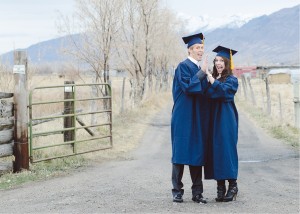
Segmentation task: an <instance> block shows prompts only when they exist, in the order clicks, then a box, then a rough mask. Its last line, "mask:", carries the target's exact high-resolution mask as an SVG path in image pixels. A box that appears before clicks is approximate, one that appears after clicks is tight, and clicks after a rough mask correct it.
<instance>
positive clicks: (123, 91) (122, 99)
mask: <svg viewBox="0 0 300 214" xmlns="http://www.w3.org/2000/svg"><path fill="white" fill-rule="evenodd" d="M125 80H126V77H123V82H122V97H121V113H123V112H124V96H125Z"/></svg>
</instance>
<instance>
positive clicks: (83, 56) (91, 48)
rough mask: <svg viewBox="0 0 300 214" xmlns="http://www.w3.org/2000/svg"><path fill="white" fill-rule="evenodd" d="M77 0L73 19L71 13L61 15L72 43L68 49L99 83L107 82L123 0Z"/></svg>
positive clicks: (65, 32) (63, 29)
mask: <svg viewBox="0 0 300 214" xmlns="http://www.w3.org/2000/svg"><path fill="white" fill-rule="evenodd" d="M76 3H77V12H76V13H75V14H74V16H73V20H72V22H71V21H70V19H69V18H68V17H66V18H62V24H61V25H60V26H59V27H60V30H61V32H62V33H64V34H67V35H68V36H67V42H68V43H69V44H71V46H70V47H71V48H68V49H67V50H65V52H66V53H67V54H70V55H72V56H74V57H75V58H76V59H77V60H80V61H82V62H84V63H85V64H86V65H87V66H88V68H89V69H92V70H93V71H94V72H95V74H96V82H97V83H108V82H109V68H110V63H111V61H110V60H111V57H112V54H113V52H112V49H113V43H114V40H115V39H116V38H117V33H118V31H119V30H120V27H121V23H122V21H121V20H122V14H123V13H120V11H122V10H123V1H119V0H101V1H99V0H76ZM75 32H77V33H75ZM101 92H102V93H103V94H104V93H105V92H104V91H103V90H101Z"/></svg>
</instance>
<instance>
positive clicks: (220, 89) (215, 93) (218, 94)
mask: <svg viewBox="0 0 300 214" xmlns="http://www.w3.org/2000/svg"><path fill="white" fill-rule="evenodd" d="M202 87H204V86H203V84H202ZM237 89H238V80H237V78H236V77H234V76H229V77H227V79H226V81H225V82H220V81H219V80H217V79H216V80H215V81H214V83H213V84H212V85H211V86H210V87H209V88H208V90H207V91H206V95H208V96H209V97H210V98H213V99H217V98H225V99H233V97H234V95H235V93H236V91H237Z"/></svg>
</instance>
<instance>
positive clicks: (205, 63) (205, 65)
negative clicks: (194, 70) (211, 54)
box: [201, 54, 208, 73]
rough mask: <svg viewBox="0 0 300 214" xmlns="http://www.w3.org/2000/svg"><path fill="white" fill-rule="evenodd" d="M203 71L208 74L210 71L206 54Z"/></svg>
mask: <svg viewBox="0 0 300 214" xmlns="http://www.w3.org/2000/svg"><path fill="white" fill-rule="evenodd" d="M201 70H202V71H203V72H205V73H206V71H208V55H207V54H206V55H205V56H204V59H203V63H202V66H201Z"/></svg>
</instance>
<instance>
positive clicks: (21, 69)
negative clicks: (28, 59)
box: [13, 65, 26, 74]
mask: <svg viewBox="0 0 300 214" xmlns="http://www.w3.org/2000/svg"><path fill="white" fill-rule="evenodd" d="M25 71H26V69H25V65H14V67H13V73H14V74H25Z"/></svg>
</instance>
